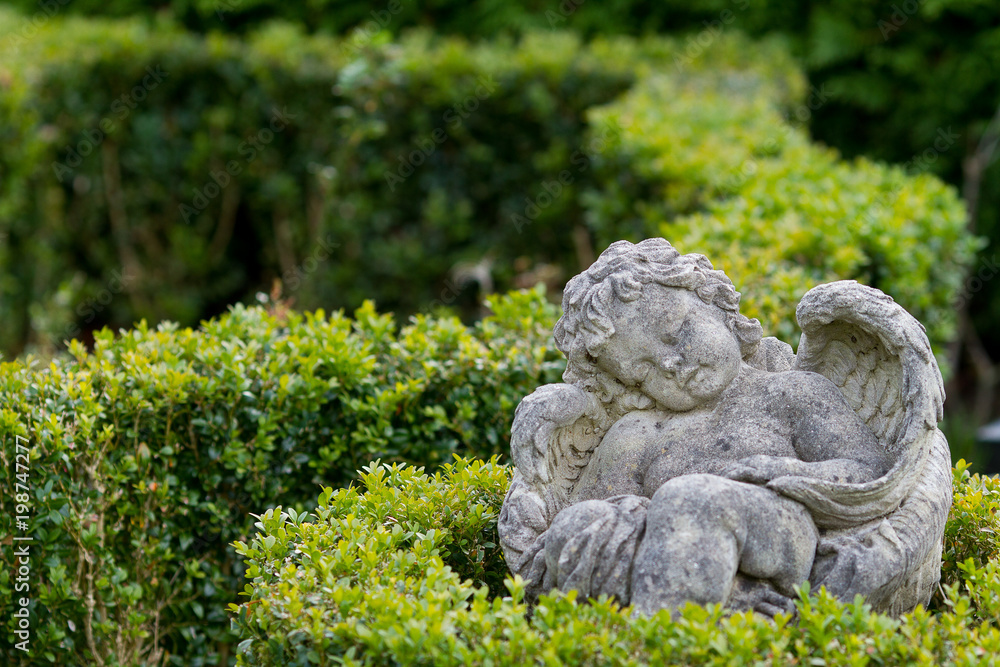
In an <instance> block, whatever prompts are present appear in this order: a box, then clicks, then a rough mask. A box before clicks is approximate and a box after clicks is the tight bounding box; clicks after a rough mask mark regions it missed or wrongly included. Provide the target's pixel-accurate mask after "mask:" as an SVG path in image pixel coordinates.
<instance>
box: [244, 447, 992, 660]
mask: <svg viewBox="0 0 1000 667" xmlns="http://www.w3.org/2000/svg"><path fill="white" fill-rule="evenodd" d="M509 478H510V470H509V468H506V467H503V466H500V465H498V464H497V462H496V460H491V461H489V462H483V461H476V460H466V459H460V460H458V461H456V462H455V463H454V464H449V465H447V466H445V468H444V469H443V470H442V471H441V472H439V473H436V474H435V475H433V476H430V475H427V474H425V473H423V472H422V470H420V469H414V468H411V467H404V466H399V465H395V464H394V465H385V464H380V463H379V462H375V463H373V464H372V465H371V466H369V467H367V468H365V472H364V474H363V475H362V476H361V478H360V480H359V484H358V486H360V487H363V489H364V490H363V491H361V490H360V489H359V488H354V487H352V488H349V489H341V490H338V491H334V489H332V488H327V489H325V490H324V491H323V493H322V494H321V495H320V497H319V504H318V507H317V508H316V510H315V512H314V513H311V514H302V513H298V512H296V511H295V510H294V509H289V510H284V509H282V508H281V507H278V508H273V509H269V510H267V511H266V512H265V513H264V514H262V515H261V516H260V521H259V522H258V523H257V524H256V525H257V528H258V534H257V535H255V536H254V537H253V539H252V540H251V541H249V542H247V543H237V544H236V545H235V546H236V548H237V549H238V550H239V552H240V553H241V555H243V557H244V558H245V559H246V563H247V566H248V567H247V577H248V578H249V579H251V583H250V584H247V586H246V590H245V592H244V595H246V596H247V597H248V600H246V601H244V602H243V603H242V604H239V605H236V604H233V605H231V606H230V610H231V611H232V612H233V614H234V624H235V625H236V626H237V627H239V628H240V630H241V633H242V636H243V637H244V639H243V641H242V642H241V643H240V645H239V654H238V664H240V665H257V666H260V665H303V666H305V665H334V664H346V665H359V664H364V665H390V664H406V665H469V664H489V665H512V666H513V665H526V664H543V665H561V664H568V665H592V664H602V665H605V664H606V665H647V664H649V665H655V664H689V665H693V664H698V665H702V664H704V665H882V664H891V665H903V664H906V665H945V664H947V665H979V664H992V661H994V660H995V658H996V655H997V653H998V652H1000V629H998V622H1000V561H998V560H997V555H998V554H997V546H998V539H997V534H998V531H1000V519H998V517H997V515H996V513H995V510H996V509H997V498H998V497H1000V482H998V481H997V480H996V479H994V478H988V477H979V476H978V475H977V476H970V475H969V473H968V471H967V470H966V465H965V463H964V462H959V464H958V465H957V466H956V468H955V488H956V492H955V505H954V507H953V509H952V515H951V517H950V519H949V522H948V524H947V529H946V536H945V541H946V544H945V550H944V567H943V571H942V589H941V591H940V593H939V594H938V595H936V596H935V598H934V600H933V602H932V609H931V610H927V609H924V608H923V607H918V608H917V609H916V610H915V611H913V612H912V613H909V614H906V615H904V616H902V617H899V618H894V617H890V616H885V615H882V614H874V613H872V612H871V610H870V608H868V607H867V606H866V605H864V604H863V602H862V601H861V598H860V597H858V598H857V599H856V600H855V601H854V602H853V603H842V602H839V601H837V600H836V599H834V598H832V597H831V596H829V595H828V594H827V593H826V591H825V589H823V590H821V591H819V592H816V591H809V590H808V589H804V590H801V591H800V597H799V599H798V600H797V601H796V609H797V618H795V619H792V618H791V617H790V616H789V615H787V614H782V615H779V616H778V617H777V618H776V619H775V621H774V622H772V621H770V620H768V619H765V618H763V617H760V616H755V615H753V614H752V613H744V614H736V615H732V616H726V615H724V613H723V612H722V610H721V609H720V608H718V607H715V606H710V607H708V608H703V607H698V606H695V605H688V607H687V608H686V609H684V611H683V615H682V618H680V619H678V620H676V621H673V620H671V618H670V616H669V614H668V613H667V612H660V613H659V614H658V615H656V616H654V617H651V618H632V617H631V614H630V609H625V610H623V609H620V608H619V607H618V606H617V605H616V604H614V603H612V602H609V601H608V600H607V599H606V598H603V597H602V599H601V600H599V601H596V602H593V603H589V604H582V603H581V601H579V600H576V596H575V594H573V593H570V594H568V595H562V594H554V595H548V596H542V597H541V599H540V600H539V602H538V604H537V606H535V607H534V609H533V610H529V609H528V607H527V605H526V604H525V602H524V585H523V581H521V580H520V579H519V578H518V579H511V578H510V576H509V575H508V574H507V571H506V567H505V566H504V563H503V559H502V556H501V555H500V553H499V550H498V548H497V546H496V545H497V541H498V539H497V534H496V519H497V516H498V514H499V512H500V506H501V504H502V502H503V495H504V492H505V491H506V488H507V484H508V482H509ZM505 575H506V578H504V577H505ZM500 581H503V588H501V587H500V586H499V585H498V584H499V582H500Z"/></svg>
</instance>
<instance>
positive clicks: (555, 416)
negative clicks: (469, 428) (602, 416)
mask: <svg viewBox="0 0 1000 667" xmlns="http://www.w3.org/2000/svg"><path fill="white" fill-rule="evenodd" d="M596 407H597V406H596V399H594V398H593V397H592V396H590V395H589V394H587V393H586V392H584V391H583V390H582V389H579V388H577V387H574V386H573V385H571V384H547V385H543V386H541V387H539V388H538V389H536V390H535V391H534V392H533V393H532V394H530V395H528V396H526V397H525V398H524V400H522V401H521V403H520V405H518V406H517V411H516V412H515V413H514V424H513V426H512V427H511V434H510V453H511V457H512V458H513V459H514V465H515V466H516V467H517V469H518V470H519V471H520V472H521V475H523V476H524V479H525V481H526V482H527V483H528V484H529V485H534V484H535V483H536V482H542V483H548V482H549V480H550V474H549V461H548V457H549V447H550V445H551V443H552V440H553V437H554V435H555V432H556V430H557V429H559V428H562V427H564V426H569V425H571V424H573V423H574V422H576V421H577V420H578V419H580V418H581V417H583V416H584V415H586V414H590V413H593V412H594V410H595V409H596Z"/></svg>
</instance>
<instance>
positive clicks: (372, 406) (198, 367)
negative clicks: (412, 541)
mask: <svg viewBox="0 0 1000 667" xmlns="http://www.w3.org/2000/svg"><path fill="white" fill-rule="evenodd" d="M491 307H492V310H493V314H492V315H491V316H489V317H486V318H485V319H483V320H482V321H481V322H480V323H479V324H477V325H476V327H475V328H467V327H465V326H463V325H462V324H461V322H459V321H458V320H457V319H456V318H451V317H442V318H431V317H426V316H419V317H416V318H414V319H413V320H412V321H411V322H410V323H409V324H407V325H405V326H403V327H402V328H401V329H398V330H397V326H396V324H395V323H394V322H393V319H392V317H391V316H389V315H381V314H378V313H376V312H375V310H374V309H373V307H372V305H371V304H370V303H368V304H365V305H364V306H363V307H362V308H360V309H359V310H358V311H357V312H356V313H355V314H354V318H353V319H351V318H347V317H345V316H344V315H343V314H342V313H333V314H331V315H326V314H324V313H323V312H316V313H307V314H299V313H296V312H283V311H281V310H280V309H278V310H276V311H275V312H268V311H265V310H264V309H263V308H260V307H254V308H245V307H242V306H237V307H235V308H233V309H232V310H231V312H230V313H229V314H227V315H225V316H222V317H220V318H218V319H216V320H212V321H210V322H206V323H204V324H203V326H202V328H201V329H199V330H197V331H193V330H191V329H181V328H179V327H177V326H175V325H172V324H169V323H167V324H161V325H160V326H159V327H157V328H156V329H151V328H149V327H147V326H146V325H145V324H142V325H140V326H139V327H138V328H137V329H135V330H133V331H127V332H123V333H122V334H121V335H120V336H117V337H116V336H114V335H113V334H112V332H110V331H107V330H105V331H102V332H99V333H98V335H97V340H96V342H95V348H94V350H93V352H92V353H88V352H87V351H86V350H85V349H84V348H83V346H82V345H80V344H79V343H74V344H73V345H72V346H71V353H72V357H70V356H68V355H67V356H66V357H58V358H56V359H55V360H54V361H52V362H51V364H50V365H48V366H40V365H39V364H38V363H37V362H34V361H32V360H31V359H28V360H26V361H24V362H16V363H6V364H2V365H0V396H2V397H3V402H2V403H0V442H2V448H0V461H2V462H3V464H4V465H3V469H4V470H5V471H10V474H6V473H5V474H4V475H3V477H2V478H0V535H11V534H18V535H20V534H24V533H23V531H21V530H18V531H16V533H15V530H14V524H13V522H14V515H15V511H14V509H15V504H14V500H15V498H16V497H17V496H16V494H15V483H16V482H18V481H20V482H22V483H26V484H28V485H29V486H30V488H31V492H30V493H31V496H30V502H29V503H28V505H29V508H30V511H29V513H28V514H29V515H30V516H31V520H30V521H29V529H28V531H27V534H30V535H32V536H34V538H35V543H34V545H33V546H32V554H33V556H34V558H33V560H32V566H31V567H32V570H31V575H30V585H31V590H30V594H29V595H28V596H27V597H30V598H31V599H32V607H31V612H32V628H33V632H34V634H33V635H32V642H31V648H32V655H33V656H52V660H54V662H55V663H56V664H60V665H88V666H89V665H93V664H97V662H98V660H97V658H98V657H100V658H102V659H103V661H104V664H106V665H131V664H135V661H136V660H139V659H146V658H151V659H153V660H154V662H155V659H157V657H158V656H159V657H164V656H166V657H169V658H170V661H169V664H178V665H196V664H202V661H211V660H214V659H216V658H218V657H219V656H220V654H221V655H225V654H226V653H227V652H229V649H230V646H229V645H230V644H231V643H232V642H233V641H234V636H233V635H232V634H231V633H230V632H229V630H228V626H229V623H228V620H227V618H226V615H225V605H226V604H227V603H229V602H232V601H233V600H234V599H235V595H236V591H237V590H238V589H239V586H240V581H241V578H242V565H241V564H240V561H239V560H238V559H237V557H236V554H235V553H234V552H233V550H232V548H231V547H229V546H228V545H229V543H231V542H233V541H234V540H238V539H246V537H247V536H248V535H249V534H250V533H251V530H252V528H251V526H252V521H253V520H252V519H250V518H249V516H248V515H249V513H250V512H253V511H259V508H261V507H267V506H271V505H274V504H281V505H283V506H284V507H289V508H291V507H295V508H298V510H299V511H300V512H304V511H305V510H306V509H309V508H310V507H312V499H313V498H314V497H315V492H316V490H317V489H318V488H321V487H323V486H343V485H346V484H348V483H349V482H350V480H352V479H353V478H354V477H355V471H356V470H358V469H359V468H360V467H361V466H363V465H364V464H365V463H367V462H368V461H370V460H371V459H374V458H379V459H382V460H387V461H396V462H410V463H419V464H420V465H429V466H430V467H435V466H437V465H440V464H443V463H446V462H449V461H451V460H452V457H453V455H454V453H456V452H459V453H462V454H471V455H475V456H480V457H489V456H493V455H496V454H503V453H506V452H507V451H508V448H509V445H508V438H509V433H510V422H511V419H512V417H513V411H514V407H515V406H516V404H517V402H518V401H519V400H520V398H521V397H522V396H524V395H525V394H527V393H529V392H531V391H532V390H533V389H534V388H535V387H536V386H538V385H539V384H542V383H547V382H554V381H558V378H559V375H560V374H561V372H562V369H563V368H564V362H563V361H562V360H561V359H560V358H559V356H558V353H557V352H556V351H555V350H554V347H553V344H552V341H551V328H552V325H553V323H554V320H555V312H554V310H555V309H554V307H553V306H551V305H549V304H548V302H547V301H546V300H545V297H544V294H543V293H542V292H541V291H539V290H535V291H526V292H522V293H512V294H510V295H508V296H505V297H502V298H496V299H493V300H492V301H491ZM15 435H20V436H22V437H23V438H26V439H27V446H28V447H29V448H30V451H31V454H30V457H31V460H30V466H29V467H30V471H29V474H28V476H27V479H26V480H18V479H16V478H15V476H14V474H13V472H14V470H15V466H14V460H15ZM502 486H503V485H502V484H500V483H499V482H498V483H497V484H494V485H492V486H491V487H490V488H489V489H487V490H486V496H485V497H486V498H487V499H488V501H489V502H488V503H487V504H488V505H489V506H490V507H492V506H494V505H496V504H497V503H499V499H498V498H495V497H493V496H492V495H490V494H495V493H502V491H497V490H496V489H500V488H501V487H502ZM456 499H457V496H456ZM18 502H21V501H18ZM484 502H485V501H484ZM440 504H441V503H440V502H438V500H435V502H434V504H431V505H427V507H426V509H427V511H428V512H436V513H435V514H434V515H433V517H431V515H429V514H416V515H414V517H413V518H412V521H414V522H422V523H421V525H423V523H427V522H428V521H430V522H436V523H437V524H438V526H439V528H443V527H444V526H445V525H446V524H447V522H448V521H449V519H447V517H444V516H443V515H441V513H440V512H439V511H437V510H436V509H435V507H436V506H438V505H440ZM472 504H473V503H472V500H471V499H470V501H469V503H467V505H468V506H464V505H463V512H465V511H468V510H470V508H471V505H472ZM484 506H485V505H484ZM287 511H289V512H290V511H293V510H287ZM395 516H396V519H397V520H399V521H404V519H405V517H404V516H403V515H399V514H397V515H395ZM463 516H465V515H464V514H463ZM470 516H471V515H470ZM490 516H492V515H490ZM380 518H381V519H385V520H387V521H388V520H390V519H389V518H388V517H387V516H386V515H384V514H383V515H382V516H381V517H380ZM488 518H489V517H484V518H483V521H486V520H487V519H488ZM463 521H465V522H466V523H465V524H463V526H464V528H462V530H465V531H466V532H465V533H464V535H465V537H464V538H462V539H459V538H458V537H456V538H455V539H456V543H457V544H459V545H461V546H462V547H463V548H467V549H468V550H469V551H468V553H469V560H468V561H467V562H464V564H463V561H461V559H459V558H457V557H456V560H455V563H456V566H458V565H460V564H461V565H462V570H461V571H462V572H463V573H465V575H466V576H470V577H475V578H477V579H486V580H489V577H490V575H489V574H485V573H484V572H485V570H484V567H486V564H488V565H489V570H490V572H496V571H497V570H496V567H497V566H496V563H495V561H496V558H497V557H496V554H495V546H493V545H488V544H486V543H483V542H479V541H478V540H479V538H480V535H479V533H480V528H481V526H480V525H479V524H475V525H474V524H469V523H468V518H464V519H463ZM457 534H458V533H456V535H457ZM463 539H464V540H465V542H463ZM492 542H493V544H494V545H495V542H496V540H495V539H494V540H492ZM12 559H13V556H12V553H11V549H9V548H7V547H5V548H4V549H2V550H0V618H2V619H3V629H2V632H0V646H2V647H3V648H2V650H0V656H2V657H0V663H2V664H5V665H6V664H12V662H13V660H14V658H15V657H17V656H19V655H20V654H19V653H18V654H14V653H13V652H12V649H11V648H10V647H11V646H12V644H13V641H11V640H12V638H13V636H14V635H13V630H14V628H15V627H16V619H14V618H13V617H12V616H11V612H12V611H13V608H14V607H13V605H14V599H15V598H20V597H22V596H23V595H24V593H23V592H21V593H18V594H16V595H15V593H14V591H13V588H14V581H13V580H12V574H11V572H12V571H13V570H14V564H15V563H14V561H13V560H12ZM91 595H93V596H94V598H93V608H89V603H88V599H89V598H90V596H91ZM91 637H92V640H91ZM208 664H213V663H211V662H209V663H208Z"/></svg>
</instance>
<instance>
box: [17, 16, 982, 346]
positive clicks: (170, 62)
mask: <svg viewBox="0 0 1000 667" xmlns="http://www.w3.org/2000/svg"><path fill="white" fill-rule="evenodd" d="M0 13H2V14H3V16H4V18H5V21H2V22H0V26H2V27H0V31H3V30H7V31H8V32H7V35H8V36H10V35H11V34H13V35H20V34H21V33H20V32H18V31H19V30H23V27H22V26H23V24H19V23H18V22H16V21H13V20H6V19H10V18H11V17H12V15H11V14H10V13H9V12H6V11H4V12H0ZM376 41H378V40H376ZM711 47H712V48H709V49H702V50H701V51H700V52H699V53H692V52H691V51H690V49H689V47H688V46H687V45H686V44H685V43H684V42H683V41H679V40H671V39H666V38H648V39H642V40H633V39H630V38H616V39H611V40H600V39H599V40H595V41H594V42H592V43H590V44H587V45H583V44H581V42H580V41H579V40H578V39H576V38H574V37H573V36H572V35H570V34H567V33H553V32H549V33H532V34H528V35H526V36H524V38H523V39H521V41H520V42H519V43H517V44H516V45H515V44H513V43H510V42H508V41H504V40H499V41H496V42H490V43H482V44H478V45H473V46H470V45H468V44H466V43H464V42H461V41H458V40H442V39H432V38H430V37H429V36H427V35H425V34H416V35H412V36H411V37H410V38H408V39H406V40H404V41H402V42H400V43H394V44H382V45H374V44H367V43H366V44H365V45H364V46H363V48H362V47H360V46H358V45H357V44H355V43H354V42H352V41H350V40H348V41H347V42H344V41H338V40H334V39H331V38H326V37H305V36H303V35H301V34H300V33H299V32H297V31H296V30H294V29H292V28H289V27H287V26H285V27H281V26H272V27H270V28H268V29H267V30H265V31H263V32H261V33H257V34H254V35H252V36H250V37H248V39H247V41H246V42H245V43H244V42H238V41H235V40H232V39H228V38H222V37H218V36H211V37H207V38H200V37H195V36H191V35H189V34H185V33H182V32H180V31H178V30H177V29H176V28H172V27H170V26H169V25H166V24H163V25H157V26H155V27H154V28H150V27H147V26H144V25H143V24H141V23H140V22H135V21H132V22H118V23H114V22H96V21H95V22H88V21H82V20H72V21H66V22H62V21H61V20H58V19H53V20H51V21H49V22H47V23H45V24H44V25H43V26H42V27H41V28H40V29H38V30H37V31H36V33H33V36H32V37H31V38H30V39H24V40H23V42H22V41H14V42H11V41H10V40H4V39H2V36H0V63H2V64H0V81H2V82H3V83H2V85H3V86H4V91H5V92H4V94H3V95H0V128H2V130H0V131H2V132H4V133H5V135H4V136H3V137H0V138H3V139H4V151H3V152H2V153H0V233H2V234H4V235H5V236H4V239H5V242H4V244H3V245H0V270H2V271H3V274H4V276H5V278H4V281H3V282H2V283H0V296H2V299H0V316H2V317H3V319H4V321H5V323H6V326H5V327H4V328H3V330H2V331H0V349H6V350H8V351H12V350H13V351H17V350H20V349H21V346H23V345H25V344H26V343H29V344H34V345H38V346H39V347H40V348H41V349H43V350H49V349H51V348H52V347H55V346H58V345H59V344H60V343H61V341H62V340H63V339H65V338H67V337H70V336H73V335H77V334H79V335H80V336H82V337H84V338H86V337H87V335H88V330H89V329H90V328H91V327H96V326H98V325H100V324H102V323H109V324H111V325H113V326H126V325H129V324H131V322H133V321H136V320H138V319H140V318H146V319H147V320H149V321H158V320H160V319H163V318H167V319H171V320H176V321H179V322H181V323H182V324H194V323H195V322H196V321H198V319H199V318H202V317H206V316H208V315H211V314H214V313H216V312H219V311H221V310H222V309H223V308H224V306H225V305H226V304H228V303H232V302H236V301H241V300H242V301H246V300H248V299H251V298H252V296H253V294H254V293H256V292H258V291H268V290H269V289H270V287H271V283H272V280H273V279H275V278H280V279H281V280H282V281H283V283H284V284H283V288H284V290H285V294H286V295H287V296H292V297H294V298H295V300H296V305H297V306H299V307H304V308H313V307H319V306H324V307H331V306H332V307H345V308H349V309H354V308H356V307H358V306H359V305H360V304H361V303H362V301H363V300H364V299H366V298H373V299H375V300H376V301H377V303H378V304H379V307H380V308H382V309H384V310H391V311H394V312H397V313H399V314H401V316H405V314H407V313H412V312H415V311H417V310H421V309H426V308H429V307H432V306H433V304H435V303H437V304H442V303H443V304H451V305H457V306H459V307H461V310H462V312H463V313H464V314H466V315H474V314H475V307H476V305H475V304H477V303H478V299H477V295H476V292H477V289H478V287H477V286H476V285H474V284H464V283H463V282H462V280H461V279H460V278H459V276H458V274H462V273H463V272H464V273H465V274H466V275H476V276H478V278H477V280H478V281H479V283H480V285H479V286H482V285H483V284H489V283H492V284H493V286H494V287H496V288H499V289H506V288H507V287H509V286H512V285H514V284H517V283H518V282H520V283H527V284H534V281H535V280H537V279H538V278H540V277H542V276H544V275H545V274H546V272H547V274H548V276H549V278H550V282H552V283H553V284H561V283H562V282H563V281H565V280H566V279H567V278H569V277H570V276H571V275H573V274H575V273H577V272H578V271H579V270H580V269H581V268H582V267H583V266H584V265H586V264H587V263H589V261H590V260H591V259H592V257H593V256H594V255H595V253H597V252H599V251H600V250H603V249H604V248H605V247H606V246H607V245H608V244H609V243H610V242H612V241H614V240H617V239H620V238H629V239H631V240H639V239H641V238H644V237H648V236H657V235H666V236H667V237H668V238H669V240H671V241H673V242H675V243H676V244H677V245H678V247H679V248H680V249H681V250H683V251H685V252H692V251H693V252H702V253H704V254H706V255H708V256H709V257H710V258H711V259H712V260H713V261H715V262H717V263H718V264H720V265H721V266H722V268H724V269H726V270H727V271H728V272H730V274H731V276H732V277H733V279H734V280H735V282H736V283H737V285H738V286H739V287H740V288H741V289H744V292H745V294H746V303H747V311H748V314H751V315H759V316H761V317H762V318H763V319H764V324H765V331H767V333H769V334H779V335H782V336H785V337H793V336H794V330H795V325H794V315H793V309H794V305H795V303H796V302H797V300H798V297H799V296H801V293H802V292H804V291H805V289H807V288H808V287H809V286H810V285H812V284H815V283H817V282H821V281H824V280H832V279H836V278H857V279H859V280H861V281H863V282H868V283H873V284H876V285H877V286H879V287H881V288H883V289H884V290H885V291H887V292H888V293H889V294H891V295H892V296H894V297H895V298H897V300H899V302H900V303H901V304H902V305H903V306H905V307H906V308H908V309H909V310H910V311H911V312H913V313H914V314H915V315H916V316H917V317H918V318H920V319H921V321H923V322H925V323H926V324H927V326H928V329H929V334H930V337H931V341H932V342H933V343H934V344H935V346H936V347H937V348H938V349H940V348H941V346H942V344H943V343H944V342H945V341H947V340H948V339H949V338H950V337H951V335H952V331H953V328H954V317H953V314H952V308H951V306H952V303H953V301H954V299H955V297H956V295H957V293H958V291H959V287H960V282H961V279H962V276H963V275H964V271H965V267H966V266H967V265H968V264H969V262H970V261H971V256H972V252H973V250H974V248H975V244H974V242H973V240H972V238H971V237H970V236H969V235H968V234H967V233H966V231H965V225H964V220H963V209H962V206H961V203H960V202H959V200H958V199H957V197H956V196H955V193H954V191H953V190H951V189H948V188H946V187H943V186H942V184H941V183H940V182H939V181H937V180H935V179H933V178H930V177H926V176H924V177H910V176H906V175H904V174H903V173H902V172H900V171H899V170H896V169H890V168H887V167H884V166H882V165H873V164H870V163H867V162H860V163H857V164H853V165H852V164H847V163H844V162H842V161H840V160H839V159H838V158H837V157H836V155H835V154H833V153H831V152H828V151H825V150H823V149H821V148H820V147H818V146H816V145H814V144H811V143H809V141H808V139H807V137H806V135H805V134H804V133H803V132H802V131H801V130H800V129H797V127H796V124H795V121H794V118H795V113H796V112H797V110H798V109H800V108H804V107H803V106H802V105H803V104H804V103H807V102H808V90H807V86H806V85H805V81H804V80H803V78H802V76H801V75H800V73H799V72H798V71H797V69H796V68H795V66H794V65H793V64H792V61H791V59H790V57H789V56H788V55H787V53H786V52H785V51H784V50H783V49H782V48H781V47H780V45H779V44H776V43H773V42H767V43H761V44H751V43H749V42H747V41H746V40H745V39H741V38H739V36H738V35H724V36H719V37H717V38H713V39H712V44H711ZM151 72H152V73H155V74H156V76H154V75H153V74H151ZM143 81H145V82H146V89H144V88H143V87H142V86H143ZM154 83H155V86H154V85H153V84H154ZM136 86H139V87H138V88H136ZM122 95H125V100H124V101H123V100H122V99H121V96H122ZM140 97H142V98H144V99H142V100H139V99H138V98H140ZM131 106H135V108H134V109H132V108H131ZM276 111H277V112H278V113H279V114H281V117H279V118H276V117H275V116H274V114H275V112H276ZM285 116H287V124H285ZM790 118H791V120H789V119H790ZM103 120H107V124H106V125H107V130H108V132H107V136H106V137H105V136H104V130H102V129H101V127H102V121H103ZM279 127H280V128H281V129H280V131H279V130H278V129H277V128H279ZM272 130H274V131H272ZM95 133H96V134H95ZM92 137H94V140H93V141H91V138H92ZM255 141H256V142H257V145H256V146H255V144H254V142H255ZM85 152H87V153H88V154H87V155H83V153H85ZM74 154H79V155H77V156H76V157H74ZM77 159H79V162H77ZM74 165H75V166H74ZM230 167H232V169H230ZM237 169H238V170H239V173H238V174H237V173H235V172H236V170H237ZM229 172H232V173H229ZM226 181H228V185H227V184H226ZM216 182H218V183H221V184H222V186H223V187H221V188H220V187H217V185H216ZM213 194H214V195H215V196H214V197H213V196H212V195H213ZM25 258H32V261H25ZM470 265H477V268H476V270H472V269H470ZM484 274H485V276H487V277H484ZM29 332H31V333H30V334H29Z"/></svg>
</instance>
